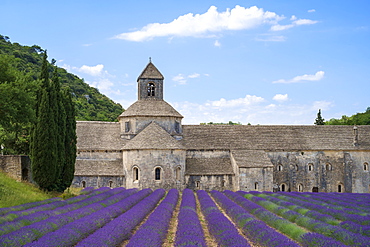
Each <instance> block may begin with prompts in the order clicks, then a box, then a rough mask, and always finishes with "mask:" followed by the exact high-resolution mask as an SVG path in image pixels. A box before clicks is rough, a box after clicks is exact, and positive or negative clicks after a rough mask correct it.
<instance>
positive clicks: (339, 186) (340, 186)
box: [338, 184, 344, 193]
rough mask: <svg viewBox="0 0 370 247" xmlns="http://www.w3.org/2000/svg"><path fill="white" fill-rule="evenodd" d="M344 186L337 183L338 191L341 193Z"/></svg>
mask: <svg viewBox="0 0 370 247" xmlns="http://www.w3.org/2000/svg"><path fill="white" fill-rule="evenodd" d="M343 187H344V186H343V185H342V184H338V192H339V193H343V192H344V188H343Z"/></svg>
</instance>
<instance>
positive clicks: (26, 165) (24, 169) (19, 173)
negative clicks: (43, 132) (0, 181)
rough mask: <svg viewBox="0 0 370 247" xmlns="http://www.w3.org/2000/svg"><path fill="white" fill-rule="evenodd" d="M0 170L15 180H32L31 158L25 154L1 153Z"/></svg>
mask: <svg viewBox="0 0 370 247" xmlns="http://www.w3.org/2000/svg"><path fill="white" fill-rule="evenodd" d="M0 170H1V171H2V172H5V173H7V174H8V175H10V176H11V177H13V178H14V179H16V180H17V181H21V180H26V181H30V182H31V181H32V177H31V160H30V158H29V157H28V156H25V155H1V156H0Z"/></svg>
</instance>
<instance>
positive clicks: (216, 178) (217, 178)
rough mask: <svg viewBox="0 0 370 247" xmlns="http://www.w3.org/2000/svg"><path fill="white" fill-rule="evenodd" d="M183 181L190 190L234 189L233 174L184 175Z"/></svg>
mask: <svg viewBox="0 0 370 247" xmlns="http://www.w3.org/2000/svg"><path fill="white" fill-rule="evenodd" d="M185 181H186V188H188V189H192V190H206V191H211V190H218V191H223V190H235V176H234V175H186V176H185Z"/></svg>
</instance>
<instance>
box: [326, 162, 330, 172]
mask: <svg viewBox="0 0 370 247" xmlns="http://www.w3.org/2000/svg"><path fill="white" fill-rule="evenodd" d="M325 167H326V170H327V171H331V164H330V163H326V165H325Z"/></svg>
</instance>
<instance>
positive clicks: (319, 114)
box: [315, 109, 325, 125]
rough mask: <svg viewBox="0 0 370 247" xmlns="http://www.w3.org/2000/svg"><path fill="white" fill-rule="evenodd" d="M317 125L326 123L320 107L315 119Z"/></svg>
mask: <svg viewBox="0 0 370 247" xmlns="http://www.w3.org/2000/svg"><path fill="white" fill-rule="evenodd" d="M315 125H325V119H323V118H322V116H321V109H319V112H318V113H317V118H316V120H315Z"/></svg>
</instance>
